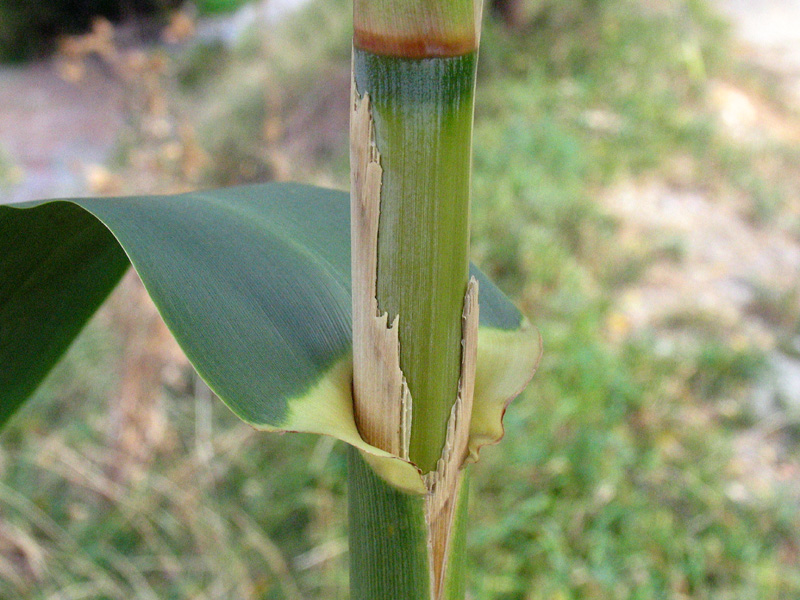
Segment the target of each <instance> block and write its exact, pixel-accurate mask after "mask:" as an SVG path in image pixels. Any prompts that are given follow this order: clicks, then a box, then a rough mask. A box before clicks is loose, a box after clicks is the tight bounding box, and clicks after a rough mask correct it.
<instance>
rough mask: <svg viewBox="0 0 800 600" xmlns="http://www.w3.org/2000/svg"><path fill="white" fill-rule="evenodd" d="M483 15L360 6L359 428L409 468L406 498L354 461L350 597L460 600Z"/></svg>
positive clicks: (355, 99)
mask: <svg viewBox="0 0 800 600" xmlns="http://www.w3.org/2000/svg"><path fill="white" fill-rule="evenodd" d="M477 13H478V10H477V9H476V8H475V5H473V2H472V0H466V1H465V0H404V1H403V2H399V1H398V0H355V4H354V25H355V27H354V30H355V33H354V48H353V93H352V114H351V131H350V139H351V202H352V218H351V227H352V245H353V248H352V261H353V263H352V273H353V347H354V352H353V362H354V380H353V388H354V398H355V407H354V409H355V417H356V423H357V424H358V427H359V431H360V433H361V435H362V437H364V439H365V440H366V441H367V442H369V443H370V444H372V445H374V446H377V447H379V448H382V449H383V450H386V451H387V452H391V453H392V454H394V455H396V456H400V457H402V458H404V459H406V460H408V461H410V462H412V463H413V464H415V465H416V466H417V467H418V468H419V470H420V472H421V473H422V474H423V479H424V482H425V487H426V493H425V494H422V495H414V494H408V493H406V492H404V491H402V490H399V489H396V488H394V487H392V486H391V485H390V484H389V483H387V482H386V481H385V480H384V478H382V477H381V475H384V476H385V474H381V473H376V472H375V471H373V469H372V467H371V466H370V465H369V464H368V462H369V459H368V457H366V456H363V457H362V456H361V455H359V454H358V452H356V451H351V453H350V458H349V468H350V539H351V542H350V547H351V596H352V598H353V599H354V600H384V599H385V600H461V599H462V598H463V596H464V589H465V585H464V573H463V570H464V569H463V564H464V543H463V542H464V539H465V524H466V504H467V497H466V489H467V487H468V486H467V481H466V479H467V478H466V477H465V471H464V468H463V467H464V460H465V458H466V456H467V454H468V450H467V447H468V441H469V429H470V418H471V414H472V397H473V391H474V384H475V359H476V353H477V327H478V286H477V282H476V281H475V280H474V279H473V280H470V281H468V265H469V261H468V251H469V203H470V171H471V147H472V119H473V106H474V88H475V70H476V63H477V40H478V27H477V23H479V19H477V18H476V15H477Z"/></svg>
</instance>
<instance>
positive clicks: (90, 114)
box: [0, 61, 124, 202]
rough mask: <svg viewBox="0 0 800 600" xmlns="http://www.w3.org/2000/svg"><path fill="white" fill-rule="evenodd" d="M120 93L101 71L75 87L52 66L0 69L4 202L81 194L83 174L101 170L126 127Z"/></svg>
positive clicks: (0, 137)
mask: <svg viewBox="0 0 800 600" xmlns="http://www.w3.org/2000/svg"><path fill="white" fill-rule="evenodd" d="M123 104H124V103H123V98H122V91H121V89H120V88H119V86H117V85H116V84H115V82H114V81H113V79H112V78H111V77H110V76H108V75H107V74H104V72H103V71H102V70H101V69H90V70H89V71H87V76H86V77H85V78H84V79H83V80H82V81H81V82H80V83H78V84H73V83H69V82H67V81H64V80H63V79H62V78H61V77H60V76H59V74H58V72H57V70H56V68H55V66H54V64H53V62H52V61H47V62H41V63H37V64H33V65H26V66H25V67H24V68H10V67H3V68H0V152H2V154H3V155H5V157H6V160H7V162H9V163H10V165H9V166H10V168H6V172H7V173H8V175H7V178H8V179H10V180H11V181H7V182H6V188H7V189H3V188H0V193H2V197H3V201H11V202H15V201H24V200H32V199H35V198H47V197H51V196H53V195H66V194H78V193H85V191H86V185H85V181H86V176H87V169H89V168H90V166H91V165H93V164H98V163H99V164H102V163H103V162H104V161H105V160H106V158H107V157H108V153H109V152H110V150H111V148H112V147H113V145H114V142H115V140H116V139H117V136H118V134H119V131H120V129H121V127H122V126H123V123H124V116H123V108H124V106H123Z"/></svg>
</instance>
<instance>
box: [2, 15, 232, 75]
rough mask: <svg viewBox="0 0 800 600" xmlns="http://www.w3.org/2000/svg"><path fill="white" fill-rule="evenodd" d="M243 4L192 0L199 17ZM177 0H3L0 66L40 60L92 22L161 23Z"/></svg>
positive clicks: (83, 30) (81, 31)
mask: <svg viewBox="0 0 800 600" xmlns="http://www.w3.org/2000/svg"><path fill="white" fill-rule="evenodd" d="M246 1H247V0H193V2H192V4H194V5H195V6H196V8H197V10H198V12H199V13H201V14H217V13H224V12H229V11H232V10H234V9H236V8H237V7H239V6H241V5H242V4H244V3H245V2H246ZM181 4H183V2H182V1H181V0H89V1H87V0H4V1H3V2H0V62H3V61H12V62H16V61H20V60H24V59H28V58H34V57H37V56H41V55H42V54H44V53H47V52H49V51H51V50H52V49H53V48H54V47H55V43H56V40H57V38H58V37H60V36H64V35H75V34H81V33H84V32H86V31H88V30H89V28H90V26H91V23H92V21H93V20H94V19H95V18H97V17H103V18H105V19H108V20H110V21H112V22H115V23H116V22H121V21H126V20H128V21H130V20H132V19H134V18H142V17H144V18H148V19H150V20H154V21H155V22H156V23H159V22H160V23H162V24H163V23H165V22H166V20H167V16H168V13H169V12H170V11H172V10H174V9H176V8H178V7H179V6H181Z"/></svg>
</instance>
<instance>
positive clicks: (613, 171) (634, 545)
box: [0, 0, 800, 600]
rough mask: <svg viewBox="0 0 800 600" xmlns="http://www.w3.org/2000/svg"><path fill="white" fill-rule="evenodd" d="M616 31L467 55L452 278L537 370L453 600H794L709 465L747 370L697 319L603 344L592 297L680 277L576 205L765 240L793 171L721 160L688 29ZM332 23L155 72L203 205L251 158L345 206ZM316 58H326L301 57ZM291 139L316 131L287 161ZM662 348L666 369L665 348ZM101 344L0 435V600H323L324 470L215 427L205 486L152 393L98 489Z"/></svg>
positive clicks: (749, 158)
mask: <svg viewBox="0 0 800 600" xmlns="http://www.w3.org/2000/svg"><path fill="white" fill-rule="evenodd" d="M570 6H572V4H570ZM639 7H641V3H638V2H632V1H630V0H606V1H605V2H603V3H597V4H595V5H594V8H593V9H592V10H591V11H585V12H581V11H571V10H567V9H565V11H566V12H565V13H564V15H562V16H553V15H556V13H553V12H552V9H551V13H549V14H550V16H549V17H547V18H540V19H538V20H537V19H535V20H534V21H533V22H532V24H530V25H529V26H528V29H527V30H525V31H523V32H518V33H509V32H507V31H505V30H503V29H502V28H501V27H500V26H499V25H498V24H496V23H489V24H487V26H486V29H485V32H484V38H483V47H482V50H481V66H480V73H479V84H478V93H477V107H476V124H475V144H474V145H475V160H474V187H473V189H474V200H473V240H472V243H473V256H474V258H475V260H476V262H478V263H479V264H481V266H482V267H484V268H485V269H486V271H487V272H488V273H490V274H491V275H492V276H493V277H494V278H495V279H496V280H497V281H498V282H499V284H500V285H501V287H503V288H504V289H505V290H506V291H508V292H509V293H511V294H513V295H514V296H515V297H516V298H517V299H518V300H519V302H520V304H521V306H522V307H523V309H524V310H525V312H526V313H527V314H529V315H530V317H531V318H532V320H533V321H534V322H535V323H536V324H537V325H538V327H539V328H540V330H541V333H542V336H543V338H544V344H545V355H544V359H543V362H542V365H541V368H540V370H539V373H538V374H537V376H536V378H535V379H534V382H533V383H532V384H531V386H530V388H529V389H528V391H527V392H526V393H525V394H524V395H523V396H522V397H521V398H519V399H518V400H517V401H516V402H515V404H514V405H512V407H511V408H510V409H509V411H508V413H507V417H506V424H507V428H506V440H504V442H503V443H501V444H500V445H498V446H497V447H494V448H489V449H487V450H485V451H484V455H483V456H484V458H483V460H482V461H481V463H480V464H478V465H477V467H475V468H474V473H475V478H474V485H473V500H472V507H471V510H472V517H471V518H472V521H473V523H474V524H473V527H472V530H471V532H470V545H471V547H470V555H469V560H470V564H471V570H470V572H471V573H472V576H471V581H470V584H469V585H470V590H471V593H472V596H473V597H474V598H476V599H480V600H534V599H536V600H538V599H547V600H554V599H559V600H561V599H563V600H571V599H575V600H593V599H608V598H612V599H631V600H633V599H643V600H644V599H646V600H650V599H653V598H659V599H661V598H664V599H670V600H672V599H674V600H679V599H681V600H683V599H687V598H691V599H705V598H711V599H715V600H728V599H731V600H733V599H736V600H739V599H741V600H745V599H746V600H751V599H756V600H760V599H764V600H769V599H778V598H781V599H782V598H794V597H800V569H798V568H797V564H796V558H795V557H796V553H797V548H798V547H800V534H798V533H797V532H798V531H800V527H799V526H800V513H799V512H798V510H797V507H796V505H795V504H794V503H793V500H792V498H793V496H792V495H791V494H790V493H788V491H787V490H786V487H788V486H790V484H791V482H784V483H781V482H778V481H775V482H773V484H772V485H771V487H769V489H766V490H761V489H755V488H751V487H750V483H749V481H748V480H747V479H746V478H743V476H742V475H741V472H742V469H741V468H740V465H739V464H738V462H739V460H740V459H739V457H737V455H736V454H735V452H734V450H733V441H734V439H735V438H736V436H737V435H738V434H739V433H741V432H742V430H743V428H745V427H747V426H749V425H750V424H751V420H750V419H749V417H747V415H745V418H733V419H732V418H730V417H729V416H726V414H723V413H725V411H723V410H722V409H721V408H720V407H721V406H723V405H724V403H726V402H729V401H730V400H731V399H733V400H734V401H736V402H741V403H742V405H743V406H746V398H747V395H748V393H749V389H750V388H749V386H750V385H751V384H753V383H754V382H755V381H757V379H758V377H760V376H761V374H762V372H763V365H764V357H763V355H762V354H761V353H760V351H758V350H756V349H753V348H750V347H749V346H744V347H741V346H740V345H734V344H733V343H732V342H731V341H730V340H729V338H730V336H729V335H728V334H729V332H728V329H727V325H724V324H720V323H717V322H715V321H714V318H713V317H712V316H709V315H705V314H702V315H699V314H690V313H685V314H684V313H682V314H675V315H674V316H673V317H671V318H669V319H666V320H665V321H664V323H663V324H661V326H660V328H659V331H651V332H649V333H645V334H642V335H635V336H634V335H631V336H627V337H623V338H622V339H618V338H617V337H616V336H613V335H611V333H610V331H609V320H610V319H611V318H612V317H613V313H614V301H615V297H616V294H617V293H618V291H619V289H621V288H624V287H626V286H629V285H632V284H635V283H636V282H637V280H639V278H640V277H641V276H642V275H643V273H645V272H646V270H647V269H648V268H649V267H650V266H651V265H653V264H655V263H659V262H664V261H667V262H670V263H672V264H674V265H680V264H681V261H682V259H683V248H682V245H681V242H680V240H677V239H674V238H669V237H663V238H653V239H650V240H647V242H646V244H645V245H644V246H641V247H639V246H637V247H630V246H627V245H624V244H622V243H621V242H620V240H619V232H620V224H619V223H618V222H616V221H615V220H614V219H612V218H611V217H609V216H608V215H607V214H606V213H605V212H604V209H603V207H602V206H601V205H600V204H599V203H598V202H597V198H598V197H600V196H601V195H602V194H603V192H604V191H605V190H607V189H608V188H609V187H610V186H613V185H615V184H616V183H618V182H620V181H626V180H630V179H634V180H636V179H639V178H641V179H645V180H646V179H647V178H661V179H664V180H666V181H668V182H670V184H671V185H674V186H678V187H688V188H691V189H700V190H703V191H705V192H707V193H708V194H710V195H714V196H724V195H725V193H726V191H727V192H729V191H731V190H734V191H736V192H737V193H739V194H741V195H743V196H744V197H745V199H746V201H747V203H749V204H748V205H747V206H749V208H747V206H746V210H750V211H752V215H753V216H754V221H756V222H760V223H767V224H768V223H778V224H780V223H781V219H783V216H782V215H783V214H784V212H783V211H784V210H785V206H786V199H787V198H788V197H791V196H790V195H791V194H792V193H794V191H796V190H797V187H796V186H797V184H796V181H795V180H793V179H792V177H793V176H792V175H791V173H788V174H784V175H780V176H775V173H779V174H780V173H781V172H782V169H783V167H785V166H786V165H788V164H790V162H791V160H793V158H792V157H793V156H794V155H793V154H792V152H793V150H791V149H789V148H788V147H783V146H780V145H779V146H767V147H752V146H748V145H747V144H744V145H742V144H736V143H734V142H733V141H732V140H730V139H729V138H727V137H726V136H725V135H724V134H723V133H722V132H721V131H720V130H719V128H718V126H717V125H716V120H715V118H714V111H713V109H712V108H711V107H710V105H709V102H708V97H707V94H708V84H709V81H711V80H713V79H725V80H732V81H735V82H737V83H740V84H741V85H742V86H743V87H744V88H746V89H752V90H756V91H758V90H759V89H760V88H759V86H760V85H761V83H760V82H761V81H762V80H761V79H759V77H760V76H759V75H758V73H754V72H753V71H751V70H748V69H746V68H744V67H742V66H741V65H738V64H737V63H735V62H731V61H730V59H729V57H730V56H731V54H732V52H731V46H730V44H729V41H728V40H727V35H726V33H725V28H724V27H723V26H722V25H721V24H720V22H719V21H718V20H717V19H716V18H715V17H714V16H713V15H712V14H711V13H710V12H709V11H708V10H707V8H706V5H705V4H704V3H703V2H700V1H699V0H693V1H687V2H678V3H671V4H670V8H666V9H663V10H662V11H661V12H658V13H648V12H644V11H642V10H641V9H640V8H639ZM565 15H566V16H565ZM348 18H349V14H348V12H347V9H346V7H345V6H344V3H343V2H330V3H324V4H323V3H316V4H312V5H310V6H309V7H307V8H306V9H305V10H304V15H303V16H301V18H300V19H299V20H298V21H297V22H294V23H290V24H287V25H286V26H285V27H283V28H279V30H278V31H276V32H273V35H272V37H270V39H269V40H268V41H267V42H266V43H264V44H261V43H247V44H244V45H243V46H242V47H241V48H239V49H236V50H234V51H226V52H228V54H226V55H224V56H222V55H220V56H219V57H218V58H217V59H215V58H214V54H213V49H211V50H208V52H211V54H210V55H209V54H201V55H198V56H200V57H199V58H195V59H193V60H194V63H192V61H191V60H190V61H189V62H188V63H183V64H184V65H186V64H189V65H193V66H191V69H189V70H186V68H185V67H184V70H183V71H181V72H182V73H183V74H184V75H186V74H190V75H191V76H190V77H188V79H186V80H185V81H183V84H184V87H183V88H182V90H183V99H182V102H184V103H186V104H188V105H190V106H192V107H193V108H194V110H193V112H194V113H195V114H197V115H199V116H200V120H199V123H197V124H196V126H197V127H198V130H199V131H200V137H201V141H202V143H203V145H204V148H205V149H206V151H207V152H208V153H209V154H210V155H211V158H212V163H213V168H211V169H210V170H209V171H208V172H207V173H206V177H207V180H206V181H207V182H225V183H234V182H238V181H241V180H242V179H243V178H245V175H246V174H245V175H243V174H242V173H241V172H240V169H241V164H240V161H239V160H238V159H236V160H229V161H228V162H224V161H223V160H222V158H224V157H225V156H228V157H251V159H252V160H253V161H255V163H256V164H257V165H261V167H259V168H263V169H264V171H263V172H264V173H265V175H264V176H265V177H270V176H272V175H270V173H272V174H273V175H275V174H279V173H280V174H281V176H285V177H293V178H303V179H306V180H314V181H318V182H324V183H327V184H334V185H339V186H340V187H344V186H346V185H347V181H348V175H347V173H348V172H347V146H346V144H347V133H346V119H344V120H341V119H340V120H337V117H336V116H335V115H331V113H330V112H329V111H326V110H324V109H325V107H326V105H327V104H329V103H330V102H332V101H333V100H331V99H332V98H336V97H338V94H339V93H340V92H341V94H345V95H346V94H347V90H348V86H349V79H348V78H347V73H348V68H349V54H348V52H349V46H348V31H349V29H348V28H349V25H348ZM320 31H325V32H326V33H329V34H330V35H312V36H309V32H320ZM286 47H288V48H294V49H297V48H302V52H301V51H292V52H289V51H286V50H285V48H286ZM204 52H206V51H205V50H204ZM179 60H180V59H179ZM205 62H208V63H209V64H210V65H212V68H213V72H214V76H213V77H208V76H206V74H205V71H204V70H203V67H202V64H201V63H205ZM340 79H341V80H342V81H340ZM241 81H245V82H246V84H241V83H237V82H241ZM320 81H322V82H323V83H322V84H320ZM342 82H343V83H342ZM336 86H341V87H342V90H339V88H338V87H336ZM332 89H335V91H336V95H335V94H333V92H331V93H330V95H326V93H327V90H332ZM263 98H267V102H266V108H265V103H264V102H263V101H262V100H263ZM768 100H769V101H770V102H773V101H774V99H768ZM343 106H344V107H345V108H344V110H346V106H347V101H346V96H345V100H344V102H343ZM309 115H310V116H309ZM271 122H277V123H279V127H278V133H277V134H274V133H268V132H269V131H270V127H271V125H270V123H271ZM298 122H299V123H315V124H316V126H315V128H313V130H312V135H308V134H303V132H302V130H301V129H302V128H300V127H299V126H298V125H297V123H298ZM220 123H224V124H225V126H224V127H221V126H220ZM285 148H289V150H286V149H285ZM676 164H681V165H684V166H683V167H681V168H680V169H677V168H676V167H675V165H676ZM686 165H688V167H687V166H686ZM281 169H283V170H281ZM783 170H785V169H783ZM798 231H800V230H798ZM795 296H796V294H795V295H792V294H791V293H788V294H786V295H783V294H782V293H778V292H771V291H764V292H763V293H760V294H758V295H757V297H756V298H755V300H754V301H753V303H752V305H751V306H750V307H749V310H750V311H751V313H752V314H756V315H758V316H759V317H760V318H762V319H763V320H764V321H765V322H766V323H767V325H768V326H770V327H778V328H784V329H786V331H787V332H788V331H789V330H792V328H794V330H796V328H797V322H798V321H797V314H796V311H795V310H794V308H796V307H795V302H794V300H795V299H796V298H795ZM665 332H666V333H667V334H674V333H676V332H679V333H682V334H684V337H685V338H686V339H688V340H689V343H687V344H673V345H668V346H664V345H663V344H661V343H660V342H659V335H660V334H661V333H665ZM790 337H792V336H787V340H788V339H789V338H790ZM681 339H683V338H681ZM792 339H793V337H792ZM113 341H114V336H113V333H110V332H109V330H108V328H107V327H106V325H105V324H104V322H103V321H102V319H98V320H96V321H95V322H93V324H92V326H91V327H90V329H89V330H88V331H87V333H86V334H85V335H84V336H83V337H82V338H81V340H80V341H79V342H78V344H77V345H76V346H75V347H74V348H73V350H72V351H71V352H70V354H69V355H68V357H67V359H66V360H65V361H64V363H63V364H62V365H61V367H60V368H59V369H58V370H57V372H56V373H54V375H53V376H52V378H51V379H50V381H49V382H48V384H47V386H46V387H45V388H43V390H42V391H41V392H40V393H39V394H38V396H37V400H36V401H35V402H34V403H33V404H32V405H31V406H30V407H29V408H28V409H26V410H25V411H24V412H23V413H22V414H21V415H20V416H19V417H18V418H17V420H16V421H14V422H13V423H12V425H11V428H10V430H8V431H7V432H6V433H5V434H4V435H3V438H2V448H3V454H2V455H0V456H2V460H0V523H2V524H3V526H4V527H5V529H0V568H2V565H3V562H2V561H6V563H8V561H10V560H14V561H17V562H14V563H11V564H14V565H16V567H15V568H16V569H17V570H16V571H15V572H17V573H21V575H20V576H19V577H20V578H21V579H20V581H21V582H17V583H15V582H14V581H13V580H8V581H6V579H4V578H3V577H2V575H0V582H2V583H0V598H2V599H5V598H9V599H11V598H17V597H20V596H21V597H26V598H46V597H49V595H51V594H52V593H54V592H55V591H56V590H59V591H62V592H63V590H65V589H66V590H73V591H74V592H75V593H74V595H73V596H72V597H83V598H98V599H99V598H131V597H136V598H148V597H155V598H176V599H178V598H195V597H196V598H209V599H211V598H229V597H237V598H254V599H255V598H257V599H259V600H261V599H282V598H286V599H292V600H294V599H295V598H305V599H308V600H313V599H315V598H319V599H323V598H325V599H326V600H327V599H336V598H342V599H343V598H346V597H347V581H346V572H347V555H346V552H345V551H344V549H345V548H346V546H345V543H346V532H345V530H344V526H345V518H344V510H345V495H344V494H345V490H344V483H343V482H344V481H345V477H344V472H345V455H344V452H343V449H342V448H339V447H335V448H331V446H330V445H329V444H328V442H326V441H319V440H316V439H314V438H312V437H307V436H275V435H268V434H257V433H255V432H252V431H250V430H248V429H247V428H246V427H244V426H242V425H240V424H238V423H237V422H236V421H235V419H234V418H233V417H232V416H231V415H230V414H228V413H227V412H226V410H225V409H223V408H222V407H221V405H220V404H219V403H215V404H214V405H213V407H214V408H213V411H212V415H213V419H212V421H213V436H212V438H211V440H212V442H213V447H214V454H213V457H212V458H211V459H210V461H208V462H207V463H205V462H203V460H201V459H200V458H199V457H198V455H197V453H196V451H195V442H196V439H197V436H198V435H199V434H198V432H197V429H196V420H197V415H196V414H195V410H196V409H197V407H202V406H203V404H202V399H201V400H198V399H197V396H198V394H199V392H198V391H196V390H195V389H193V388H192V386H189V387H185V388H180V389H172V390H166V391H165V393H164V396H163V398H162V403H163V412H164V415H165V417H166V423H167V435H166V437H165V441H164V443H163V444H162V445H161V446H159V447H158V448H157V449H156V451H155V454H154V456H153V459H152V461H151V463H150V464H149V466H148V469H147V470H145V471H143V472H142V474H141V475H140V476H139V477H138V478H133V479H132V480H130V481H123V482H116V483H114V482H113V481H110V480H109V476H108V467H109V465H108V463H109V461H110V460H111V459H110V458H109V456H108V452H107V451H106V450H105V447H106V436H105V431H106V429H107V423H106V422H105V418H106V417H105V415H106V413H107V405H108V402H109V400H108V398H111V397H113V396H114V394H115V388H114V383H113V382H114V373H113V368H111V369H107V368H105V367H103V366H98V365H107V364H109V363H108V361H107V360H105V358H106V357H110V358H111V362H110V364H111V365H112V367H113V365H115V364H117V362H116V361H117V360H118V355H119V352H120V350H119V348H117V347H116V346H114V343H113ZM101 359H104V361H102V362H101ZM200 396H202V394H200ZM742 410H743V412H746V408H744V409H742ZM728 412H730V411H728ZM792 443H793V444H794V446H792V448H791V449H790V450H791V452H793V453H796V447H795V446H796V440H795V441H794V442H792ZM742 490H744V491H742ZM8 531H12V533H11V534H9V533H8ZM9 539H10V540H12V543H13V540H16V546H11V547H10V546H9V542H8V540H9ZM26 543H27V544H28V545H27V546H25V544H26ZM23 547H28V548H32V549H33V550H29V552H28V554H25V553H24V552H23V551H22V550H20V548H23ZM9 548H11V549H9ZM37 548H38V549H39V550H40V551H41V552H45V554H42V556H44V557H45V558H44V559H42V560H43V562H42V563H41V564H43V565H45V567H43V569H44V573H43V572H40V571H37V570H36V567H35V565H36V564H37V563H36V560H35V557H36V552H35V549H37ZM20 556H22V558H19V557H20ZM20 564H22V565H23V568H20V567H19V565H20ZM25 565H27V566H25ZM31 565H32V566H31ZM29 567H30V568H29ZM26 569H27V570H26ZM1 573H2V571H0V574H1ZM37 573H38V574H37ZM4 586H5V587H4ZM151 592H152V593H151ZM81 594H82V595H81ZM68 597H69V596H68Z"/></svg>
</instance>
